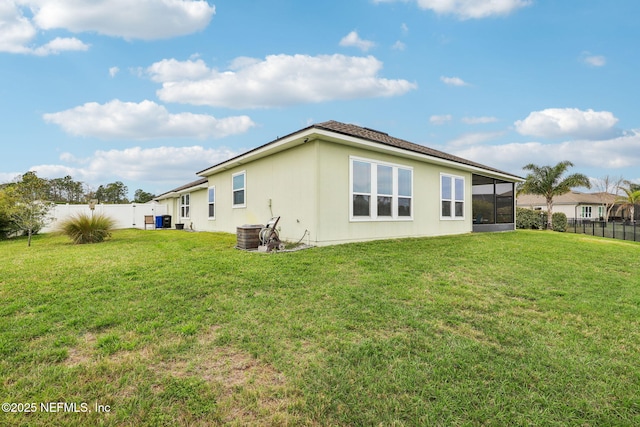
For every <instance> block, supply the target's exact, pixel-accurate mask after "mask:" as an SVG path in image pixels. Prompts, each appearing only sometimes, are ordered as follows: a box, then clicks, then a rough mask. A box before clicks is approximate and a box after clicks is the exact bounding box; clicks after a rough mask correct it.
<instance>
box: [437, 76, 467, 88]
mask: <svg viewBox="0 0 640 427" xmlns="http://www.w3.org/2000/svg"><path fill="white" fill-rule="evenodd" d="M440 81H442V82H443V83H444V84H446V85H448V86H469V83H467V82H465V81H464V80H462V79H461V78H460V77H445V76H441V77H440Z"/></svg>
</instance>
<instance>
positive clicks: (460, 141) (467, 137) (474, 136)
mask: <svg viewBox="0 0 640 427" xmlns="http://www.w3.org/2000/svg"><path fill="white" fill-rule="evenodd" d="M503 135H504V132H478V133H466V134H464V135H461V136H459V137H458V138H456V139H454V140H452V141H449V142H448V143H447V146H448V147H463V146H468V145H478V144H482V143H484V142H487V141H490V140H492V139H497V138H500V137H501V136H503Z"/></svg>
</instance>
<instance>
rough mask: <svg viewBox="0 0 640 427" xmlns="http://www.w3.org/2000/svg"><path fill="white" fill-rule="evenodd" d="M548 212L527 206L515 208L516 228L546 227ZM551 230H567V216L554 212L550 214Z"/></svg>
mask: <svg viewBox="0 0 640 427" xmlns="http://www.w3.org/2000/svg"><path fill="white" fill-rule="evenodd" d="M547 218H548V214H547V212H546V211H534V210H533V209H528V208H516V228H520V229H526V230H530V229H534V230H543V229H545V228H546V227H547ZM551 227H552V229H553V231H560V232H564V231H567V216H566V215H565V214H564V213H562V212H556V213H554V214H553V215H552V216H551Z"/></svg>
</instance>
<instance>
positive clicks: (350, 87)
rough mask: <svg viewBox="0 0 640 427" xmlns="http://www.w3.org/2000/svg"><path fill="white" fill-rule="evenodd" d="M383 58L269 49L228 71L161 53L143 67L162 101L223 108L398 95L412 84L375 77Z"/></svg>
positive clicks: (233, 66)
mask: <svg viewBox="0 0 640 427" xmlns="http://www.w3.org/2000/svg"><path fill="white" fill-rule="evenodd" d="M381 69H382V62H380V61H379V60H377V59H376V58H375V57H373V56H367V57H351V56H345V55H320V56H309V55H293V56H291V55H270V56H267V57H266V58H265V59H264V60H258V59H254V58H245V57H242V58H238V59H236V60H235V61H233V62H232V64H231V67H230V69H229V70H227V71H223V72H219V71H217V70H213V69H209V68H208V67H207V66H206V65H205V63H204V62H203V61H202V60H197V61H191V60H189V61H177V60H175V59H168V60H167V59H165V60H163V61H160V62H157V63H155V64H153V65H151V66H150V67H149V68H147V72H148V74H149V75H150V77H151V79H152V80H153V81H155V82H159V83H162V89H159V90H158V92H157V95H158V97H159V98H160V99H161V100H163V101H165V102H180V103H188V104H194V105H211V106H216V107H227V108H270V107H282V106H289V105H296V104H306V103H319V102H325V101H333V100H344V99H359V98H374V97H390V96H398V95H403V94H405V93H406V92H408V91H410V90H413V89H415V88H416V87H417V85H416V84H415V83H411V82H409V81H407V80H389V79H385V78H381V77H378V73H379V71H380V70H381Z"/></svg>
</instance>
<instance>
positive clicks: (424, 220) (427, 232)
mask: <svg viewBox="0 0 640 427" xmlns="http://www.w3.org/2000/svg"><path fill="white" fill-rule="evenodd" d="M319 145H320V149H319V151H318V154H319V156H318V171H319V176H318V182H319V185H318V217H319V218H320V221H319V224H318V239H317V240H318V242H317V244H320V245H322V244H335V243H343V242H349V241H362V240H373V239H384V238H397V237H398V238H399V237H417V236H437V235H445V234H461V233H470V232H471V228H472V220H471V200H470V194H471V174H470V173H468V172H461V171H459V170H454V169H450V168H445V167H440V166H435V165H430V164H427V163H424V162H420V161H416V160H413V159H408V158H398V157H397V156H395V155H389V154H385V153H381V152H373V151H370V150H366V149H362V148H356V147H350V146H346V145H339V144H335V143H327V142H319ZM351 156H354V157H358V158H362V159H368V160H373V161H379V162H385V163H391V164H395V165H398V166H405V167H407V166H408V167H412V168H413V220H404V219H402V220H395V221H394V220H384V221H358V220H351V219H350V213H349V208H350V204H351V199H350V188H349V167H350V157H351ZM440 173H448V174H451V175H456V176H462V177H464V178H465V187H466V188H465V192H466V195H467V200H466V203H465V218H464V220H441V219H440Z"/></svg>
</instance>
